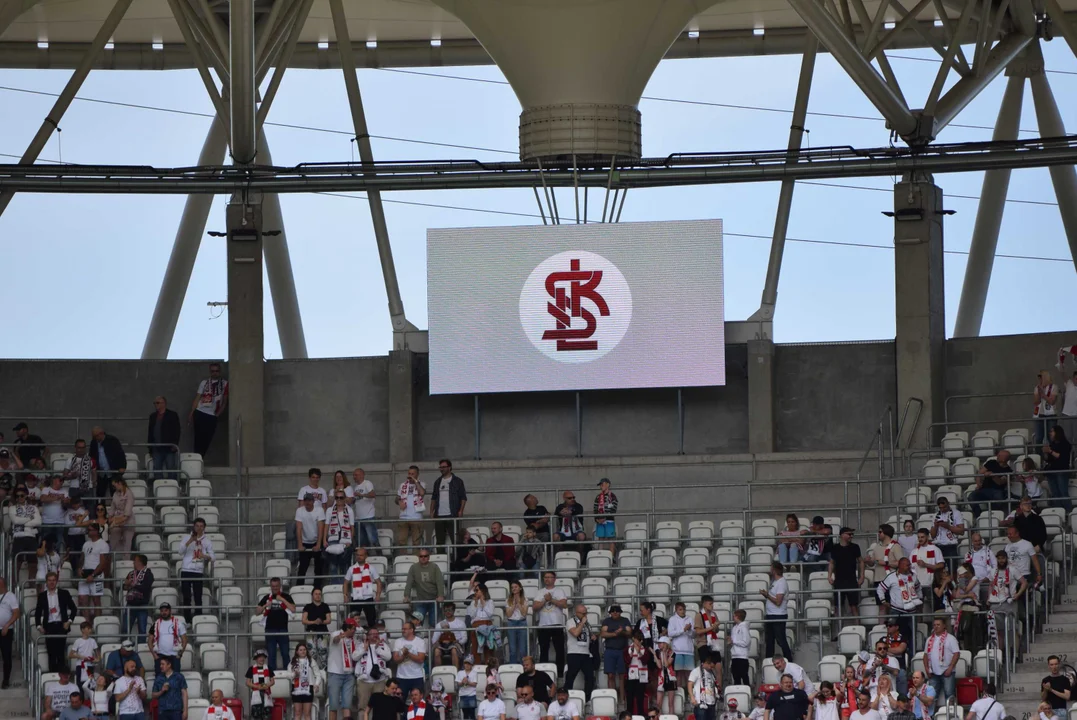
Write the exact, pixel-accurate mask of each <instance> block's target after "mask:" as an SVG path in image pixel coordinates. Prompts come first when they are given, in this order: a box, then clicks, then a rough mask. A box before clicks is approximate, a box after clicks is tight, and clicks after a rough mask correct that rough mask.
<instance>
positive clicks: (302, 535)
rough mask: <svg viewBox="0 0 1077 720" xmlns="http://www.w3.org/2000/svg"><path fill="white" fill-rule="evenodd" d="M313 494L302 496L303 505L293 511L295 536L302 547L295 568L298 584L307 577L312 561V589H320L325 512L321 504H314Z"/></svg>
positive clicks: (323, 569) (322, 580)
mask: <svg viewBox="0 0 1077 720" xmlns="http://www.w3.org/2000/svg"><path fill="white" fill-rule="evenodd" d="M315 500H316V498H315V496H314V493H307V494H305V495H304V496H303V503H302V505H301V506H300V507H297V508H296V509H295V536H296V539H297V540H298V541H299V544H300V545H301V546H302V547H301V549H300V550H299V564H298V567H297V568H296V575H297V577H298V582H300V583H302V582H303V581H304V579H305V578H306V576H307V570H308V569H309V568H310V562H311V560H313V561H314V587H316V588H320V587H321V586H322V584H323V583H324V582H325V578H323V577H322V575H323V574H324V573H325V562H324V558H323V557H322V539H323V538H324V537H325V510H324V509H323V508H322V505H321V503H316V502H315Z"/></svg>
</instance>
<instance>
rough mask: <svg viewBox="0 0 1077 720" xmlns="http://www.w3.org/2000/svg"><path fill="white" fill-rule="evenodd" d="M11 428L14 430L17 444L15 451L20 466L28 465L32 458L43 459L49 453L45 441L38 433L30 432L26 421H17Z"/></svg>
mask: <svg viewBox="0 0 1077 720" xmlns="http://www.w3.org/2000/svg"><path fill="white" fill-rule="evenodd" d="M13 430H14V431H15V445H18V447H17V448H15V453H16V454H17V455H18V456H19V462H20V463H21V465H22V467H29V466H30V465H31V464H32V462H31V461H32V460H34V459H38V460H42V461H43V460H44V459H45V457H46V456H47V455H48V454H49V449H48V447H46V445H45V441H44V440H42V439H41V436H40V435H32V434H30V427H29V426H28V425H27V424H26V423H24V422H21V423H19V424H18V425H16V426H15V427H14V428H13Z"/></svg>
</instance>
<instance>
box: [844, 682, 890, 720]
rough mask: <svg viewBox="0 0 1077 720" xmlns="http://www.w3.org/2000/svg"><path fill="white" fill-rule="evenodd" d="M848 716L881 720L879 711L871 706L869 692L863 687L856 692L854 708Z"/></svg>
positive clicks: (858, 719) (853, 719) (865, 719)
mask: <svg viewBox="0 0 1077 720" xmlns="http://www.w3.org/2000/svg"><path fill="white" fill-rule="evenodd" d="M849 717H850V718H851V720H882V716H881V715H880V714H879V711H878V710H873V709H872V708H871V693H870V692H868V691H867V690H864V689H863V688H861V690H860V692H858V693H857V694H856V710H853V712H852V713H851V714H850V715H849Z"/></svg>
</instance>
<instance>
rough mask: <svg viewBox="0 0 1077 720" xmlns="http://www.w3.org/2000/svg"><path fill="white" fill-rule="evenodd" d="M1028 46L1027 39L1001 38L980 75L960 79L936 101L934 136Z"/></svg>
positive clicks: (978, 73) (1026, 37) (1028, 40)
mask: <svg viewBox="0 0 1077 720" xmlns="http://www.w3.org/2000/svg"><path fill="white" fill-rule="evenodd" d="M1030 42H1032V37H1031V36H1029V35H1007V36H1006V37H1004V38H1002V40H1000V41H999V42H998V44H997V45H995V47H994V49H992V50H991V52H990V53H989V54H988V56H987V59H986V60H985V62H984V64H983V67H982V68H980V70H979V72H977V73H975V74H973V75H967V76H965V77H963V78H961V79H960V80H958V81H957V83H955V84H954V86H953V87H952V88H950V89H949V90H948V91H947V92H946V94H945V95H943V96H942V97H941V98H939V103H938V105H937V106H936V107H935V114H934V118H935V131H936V133H937V132H938V131H940V130H942V129H943V128H944V127H946V126H947V125H949V124H950V123H951V122H953V120H954V118H956V117H957V115H958V113H960V112H961V111H962V110H964V109H965V107H966V106H967V105H968V104H969V103H970V102H972V101H973V99H975V98H976V96H977V95H979V94H980V92H981V91H982V90H983V89H984V88H985V87H987V86H988V85H990V84H991V81H992V80H994V79H995V78H996V77H998V75H999V73H1001V72H1002V71H1003V70H1005V69H1006V66H1007V65H1009V64H1010V62H1011V61H1012V60H1013V59H1014V58H1015V57H1017V55H1018V54H1019V53H1020V52H1021V51H1022V50H1024V49H1025V48H1026V47H1027V46H1028V44H1029V43H1030Z"/></svg>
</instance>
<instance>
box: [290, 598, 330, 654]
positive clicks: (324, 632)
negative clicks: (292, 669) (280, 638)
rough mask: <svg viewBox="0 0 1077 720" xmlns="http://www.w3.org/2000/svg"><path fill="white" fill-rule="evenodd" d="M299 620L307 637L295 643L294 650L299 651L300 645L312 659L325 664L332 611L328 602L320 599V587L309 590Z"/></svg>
mask: <svg viewBox="0 0 1077 720" xmlns="http://www.w3.org/2000/svg"><path fill="white" fill-rule="evenodd" d="M301 622H302V623H303V629H304V630H306V632H307V637H306V643H297V644H296V649H295V650H296V652H297V653H298V652H299V646H300V645H302V646H303V647H304V648H306V653H307V655H308V656H310V659H311V660H312V661H314V662H317V663H318V664H319V665H322V666H324V665H326V660H327V659H328V655H329V642H328V640H329V624H330V623H331V622H333V611H332V610H331V609H330V607H329V604H328V603H326V602H324V601H323V600H322V591H321V589H320V588H314V589H313V590H312V591H311V593H310V602H309V603H307V604H306V605H304V606H303V616H302V619H301ZM293 662H294V656H293Z"/></svg>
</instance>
